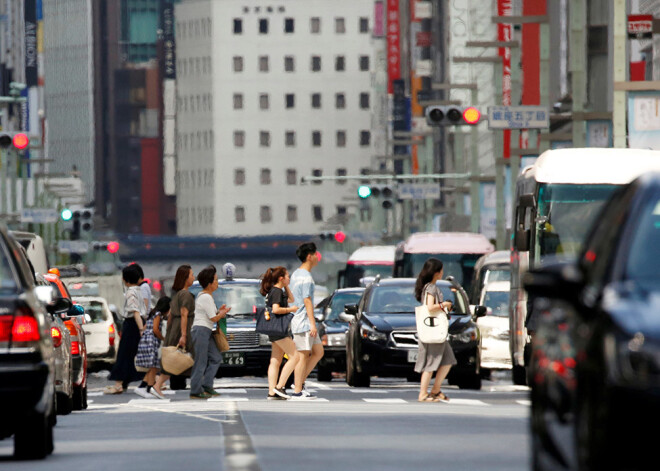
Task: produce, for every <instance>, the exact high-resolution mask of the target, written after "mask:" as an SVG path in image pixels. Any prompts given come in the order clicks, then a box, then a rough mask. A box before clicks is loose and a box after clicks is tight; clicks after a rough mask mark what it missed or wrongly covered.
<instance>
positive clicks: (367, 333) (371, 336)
mask: <svg viewBox="0 0 660 471" xmlns="http://www.w3.org/2000/svg"><path fill="white" fill-rule="evenodd" d="M360 335H361V336H362V338H363V339H368V340H371V341H372V342H385V341H386V340H387V334H385V333H383V332H378V331H377V330H376V329H374V328H372V327H369V326H367V325H362V326H360Z"/></svg>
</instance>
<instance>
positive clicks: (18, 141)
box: [12, 132, 30, 150]
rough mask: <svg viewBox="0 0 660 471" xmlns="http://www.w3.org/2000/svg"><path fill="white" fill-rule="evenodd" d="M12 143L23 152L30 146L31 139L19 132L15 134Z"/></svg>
mask: <svg viewBox="0 0 660 471" xmlns="http://www.w3.org/2000/svg"><path fill="white" fill-rule="evenodd" d="M12 142H13V144H14V147H16V148H17V149H18V150H23V149H25V148H26V147H27V146H29V145H30V138H28V137H27V134H23V133H22V132H19V133H17V134H14V139H13V141H12Z"/></svg>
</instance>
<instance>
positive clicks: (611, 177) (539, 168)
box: [509, 148, 660, 384]
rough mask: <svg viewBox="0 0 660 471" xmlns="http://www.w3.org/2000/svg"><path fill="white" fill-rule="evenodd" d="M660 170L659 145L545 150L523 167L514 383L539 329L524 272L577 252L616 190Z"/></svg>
mask: <svg viewBox="0 0 660 471" xmlns="http://www.w3.org/2000/svg"><path fill="white" fill-rule="evenodd" d="M658 170H660V152H657V151H651V150H639V149H605V148H587V149H557V150H549V151H546V152H544V153H543V154H541V156H540V157H539V158H538V159H537V160H536V162H535V163H534V164H533V165H531V166H528V167H526V168H525V169H524V170H523V171H522V172H521V174H520V176H519V177H518V179H517V182H516V194H515V198H514V202H513V205H512V206H513V208H512V209H513V219H512V221H513V230H512V237H511V241H512V244H511V262H512V266H511V301H510V305H509V327H510V333H511V335H510V337H509V338H510V344H509V346H510V353H511V360H512V364H513V381H514V383H515V384H525V383H526V380H527V375H526V365H527V363H528V358H527V356H528V351H529V343H530V340H531V337H530V335H529V334H533V330H534V328H533V320H528V319H527V294H526V292H525V290H524V289H523V287H522V283H521V280H522V277H523V275H524V273H525V272H526V271H527V270H528V269H531V268H533V267H535V266H538V265H539V264H540V263H541V262H542V261H543V260H544V259H545V258H546V257H574V256H576V255H577V254H578V253H579V251H580V248H581V246H582V242H583V240H584V237H585V236H586V234H587V231H588V230H589V228H590V227H591V225H592V223H593V222H594V219H595V218H596V217H597V215H598V213H599V210H600V208H601V206H602V205H603V204H604V203H605V201H607V199H608V198H609V197H610V196H611V195H612V193H613V192H614V191H615V190H616V189H617V188H618V187H620V186H621V185H625V184H627V183H629V182H630V181H632V180H634V179H635V178H637V177H638V176H640V175H642V174H644V173H646V172H649V171H658ZM530 321H531V322H530ZM528 328H529V332H528Z"/></svg>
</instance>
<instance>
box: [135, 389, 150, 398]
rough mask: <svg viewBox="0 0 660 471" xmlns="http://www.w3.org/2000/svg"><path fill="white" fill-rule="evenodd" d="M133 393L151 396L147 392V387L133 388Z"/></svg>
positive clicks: (146, 396)
mask: <svg viewBox="0 0 660 471" xmlns="http://www.w3.org/2000/svg"><path fill="white" fill-rule="evenodd" d="M135 394H137V395H138V396H141V397H144V398H145V399H150V398H151V394H149V393H148V392H147V388H135Z"/></svg>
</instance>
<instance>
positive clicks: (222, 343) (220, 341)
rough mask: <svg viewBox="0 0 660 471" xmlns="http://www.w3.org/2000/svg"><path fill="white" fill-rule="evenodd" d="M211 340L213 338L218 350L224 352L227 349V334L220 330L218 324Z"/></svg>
mask: <svg viewBox="0 0 660 471" xmlns="http://www.w3.org/2000/svg"><path fill="white" fill-rule="evenodd" d="M213 340H215V346H216V347H218V350H220V352H226V351H228V350H229V342H228V341H227V336H226V335H225V333H224V332H223V331H222V329H221V328H220V326H218V328H217V329H215V331H214V332H213Z"/></svg>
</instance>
